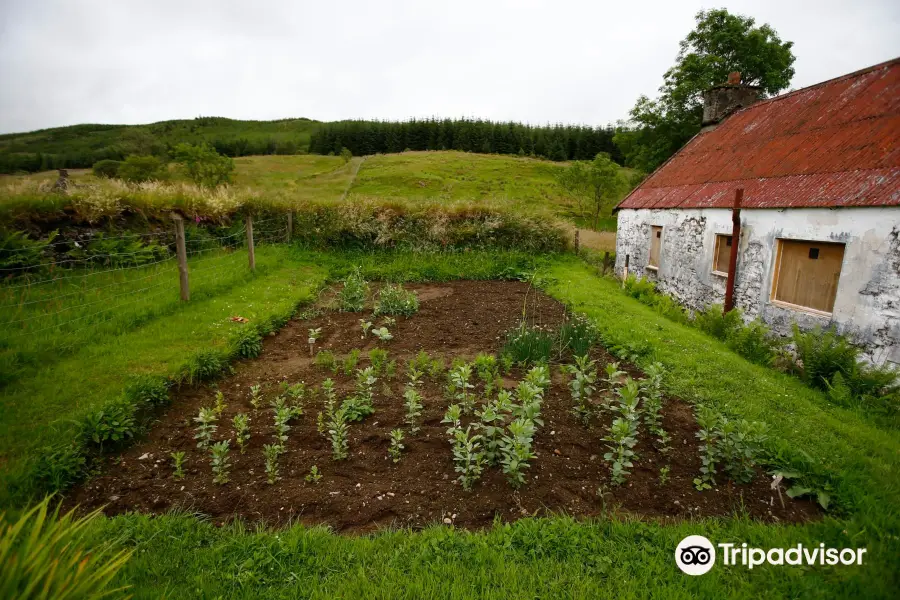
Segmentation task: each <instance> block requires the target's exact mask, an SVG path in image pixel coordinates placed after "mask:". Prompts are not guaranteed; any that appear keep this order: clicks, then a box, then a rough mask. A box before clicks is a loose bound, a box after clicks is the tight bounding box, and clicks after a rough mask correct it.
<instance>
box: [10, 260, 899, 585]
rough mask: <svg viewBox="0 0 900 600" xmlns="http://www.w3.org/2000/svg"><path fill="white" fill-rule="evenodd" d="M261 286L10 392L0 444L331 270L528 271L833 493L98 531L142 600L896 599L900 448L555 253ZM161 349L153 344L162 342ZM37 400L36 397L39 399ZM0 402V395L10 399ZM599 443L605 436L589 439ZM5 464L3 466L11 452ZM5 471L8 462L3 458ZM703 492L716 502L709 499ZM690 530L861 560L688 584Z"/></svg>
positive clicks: (285, 301) (45, 425)
mask: <svg viewBox="0 0 900 600" xmlns="http://www.w3.org/2000/svg"><path fill="white" fill-rule="evenodd" d="M260 255H261V259H259V260H261V261H262V262H263V263H264V266H263V268H262V269H260V272H258V273H257V274H256V275H255V276H248V275H246V274H245V275H244V276H243V277H238V280H237V281H235V282H233V284H231V285H226V286H224V287H223V289H222V290H220V291H219V292H217V293H215V294H211V295H210V297H208V298H205V299H198V301H197V302H196V303H194V302H193V301H192V303H191V304H189V305H187V306H184V307H176V309H175V310H174V311H172V312H170V313H168V314H166V315H165V317H164V318H163V317H160V318H154V319H151V320H150V321H148V322H147V323H144V324H141V325H136V326H134V327H131V328H127V329H125V330H123V331H122V332H121V333H120V334H119V335H113V336H105V337H101V338H98V339H97V340H96V341H94V342H89V343H87V345H86V347H85V349H84V350H83V351H82V352H79V353H77V354H75V355H72V356H70V357H68V358H66V359H64V360H62V361H60V362H59V363H58V364H56V365H54V366H52V367H51V368H50V369H48V370H47V372H46V373H40V374H36V375H35V376H34V377H33V378H31V380H30V381H28V382H24V381H23V382H22V383H20V384H16V390H18V391H17V393H16V396H15V399H16V401H15V402H12V403H9V404H4V407H8V406H11V407H13V409H14V412H10V411H9V410H4V411H3V414H2V415H0V419H2V423H3V427H4V430H3V433H4V435H3V438H4V440H6V439H7V438H8V437H10V436H11V438H12V439H13V440H14V442H15V443H14V444H9V445H6V441H4V444H5V448H6V449H9V448H10V446H12V445H15V446H21V448H20V449H17V450H16V453H17V454H16V456H18V455H19V453H21V452H23V451H24V452H27V451H29V450H30V449H33V448H34V443H32V442H31V440H32V439H37V440H46V439H48V438H50V437H53V436H60V435H64V434H65V430H64V428H63V429H60V425H61V424H64V423H65V422H66V418H67V416H69V415H71V414H74V413H75V412H77V410H80V409H82V408H84V407H85V406H87V405H89V404H93V403H99V402H101V401H102V400H103V398H105V397H112V396H114V395H115V394H117V393H118V391H119V390H120V389H121V386H123V385H124V384H125V382H126V380H127V377H128V375H129V374H132V373H148V372H153V373H163V374H165V373H173V372H176V371H177V370H178V369H179V368H180V366H181V365H182V364H183V363H184V362H185V361H186V360H188V358H189V356H190V355H191V354H192V353H194V352H197V351H198V350H201V349H203V348H205V347H208V346H210V345H213V346H215V345H216V344H221V343H223V341H224V340H225V339H226V338H227V335H226V332H225V331H224V330H225V329H227V328H228V327H230V326H232V324H231V323H229V322H228V316H230V315H232V314H235V313H237V314H241V315H243V316H248V317H250V318H251V319H254V320H258V319H261V318H264V317H265V316H266V315H269V314H276V313H279V312H281V311H283V310H285V309H286V308H290V307H292V306H293V305H295V304H296V303H302V302H304V301H306V300H308V299H310V298H311V297H313V293H314V291H315V290H316V289H317V288H318V287H319V286H320V285H321V284H322V282H323V281H325V280H326V279H328V278H334V277H338V276H341V275H343V274H345V273H347V272H348V271H349V269H350V268H351V267H352V266H353V265H358V266H360V267H361V268H362V270H363V272H364V274H365V275H366V277H368V278H370V279H392V280H419V281H420V280H442V279H452V278H459V277H474V278H497V277H500V276H527V274H528V273H530V272H533V271H534V270H535V269H536V270H537V275H536V281H537V282H538V284H539V285H540V286H542V287H543V288H544V289H545V291H547V292H548V293H550V294H551V295H553V296H554V297H556V298H558V299H560V300H562V301H564V302H566V303H568V304H569V305H570V306H571V307H573V308H574V309H575V310H577V311H579V312H582V313H584V314H586V315H587V316H588V317H589V318H591V319H592V320H593V321H594V322H595V323H597V325H598V326H599V328H600V330H601V332H602V333H603V336H604V342H605V343H606V344H614V345H622V346H626V347H632V348H634V349H635V350H634V351H635V353H636V360H637V363H638V364H639V365H641V366H643V367H646V366H647V365H648V364H649V363H651V362H655V361H659V362H661V363H663V364H664V366H665V367H666V369H667V371H666V372H667V376H666V380H665V384H666V387H667V389H668V391H669V392H670V393H673V394H676V395H679V396H681V397H682V398H684V399H686V400H688V401H689V402H693V403H698V402H703V403H707V404H710V405H712V406H715V407H717V408H720V409H723V410H727V411H728V413H729V414H732V415H735V416H741V417H745V418H748V419H761V420H764V421H766V422H767V423H769V425H770V427H771V434H770V436H769V440H768V442H767V443H766V446H767V453H768V454H769V456H770V460H773V461H775V462H777V463H778V464H781V465H783V466H790V467H792V468H793V469H794V470H796V471H798V472H800V473H802V474H803V475H804V476H805V477H807V478H808V481H810V482H814V483H815V484H816V485H828V486H829V489H830V491H831V494H832V496H833V499H834V504H835V507H836V508H835V509H833V511H832V516H826V517H825V518H824V519H823V520H822V521H820V522H814V523H810V524H806V525H802V526H786V525H785V526H782V525H777V524H774V525H773V524H761V523H757V522H753V521H750V520H749V519H747V518H746V517H744V516H742V515H741V514H736V515H735V516H734V517H733V518H728V519H701V520H695V521H686V522H682V523H680V524H675V525H663V524H659V523H655V522H653V521H638V520H633V519H629V518H628V517H626V516H622V515H615V514H610V515H609V517H608V518H602V519H596V520H593V521H590V522H575V521H573V520H570V519H568V518H566V517H564V516H559V517H555V518H547V519H525V520H522V521H519V522H516V523H514V524H498V525H497V526H495V527H494V528H493V529H492V530H490V531H486V532H482V533H470V532H465V531H456V530H452V529H449V528H445V527H439V526H435V527H434V528H431V529H429V530H426V531H424V532H409V531H385V532H382V533H379V534H375V535H371V536H364V537H344V536H339V535H335V534H332V533H330V532H328V531H327V530H324V529H319V528H313V529H310V528H305V527H302V526H294V527H291V528H288V529H282V530H265V529H259V530H258V529H253V528H248V527H246V526H242V525H240V524H234V525H229V526H225V527H217V526H216V525H214V524H213V523H209V522H206V521H204V520H202V519H197V518H196V517H194V516H193V515H169V516H165V517H162V518H148V517H144V516H140V515H131V516H123V517H117V518H114V519H108V520H104V521H101V522H99V523H98V524H97V525H96V526H95V529H94V531H93V535H95V536H96V537H97V539H115V540H117V543H120V544H122V545H124V546H125V547H129V548H133V549H134V550H135V553H134V555H133V557H132V559H131V560H130V561H129V563H128V564H127V566H126V567H125V569H124V571H122V572H121V573H120V575H119V577H118V582H119V583H121V584H128V585H131V586H133V587H132V589H131V591H132V592H133V593H134V594H135V597H137V598H157V597H160V596H163V597H229V598H257V597H267V598H289V597H308V598H333V597H343V598H357V597H389V598H425V597H441V598H470V597H484V598H510V597H512V598H518V597H548V598H551V597H552V598H595V597H606V596H612V595H616V596H619V597H625V598H644V597H666V598H690V597H698V596H701V597H711V596H715V597H745V598H757V597H767V598H806V597H817V598H843V597H860V598H863V597H864V598H888V597H892V596H893V594H894V593H895V591H896V589H897V585H898V584H900V581H898V573H900V571H898V558H897V557H898V556H900V541H898V540H900V537H898V536H900V517H898V515H900V477H898V473H897V459H898V456H900V443H898V441H897V440H896V439H895V438H894V437H893V436H891V435H890V433H888V432H885V431H883V430H880V429H878V428H876V427H873V426H871V425H870V424H868V423H866V422H864V421H863V420H862V419H861V418H860V417H859V416H858V415H855V414H853V413H851V412H848V411H845V410H842V409H840V408H836V407H835V406H833V405H832V404H830V403H829V402H828V401H827V400H826V399H825V398H824V397H823V396H822V394H820V393H819V392H816V391H813V390H811V389H809V388H807V387H805V386H804V385H803V384H802V383H800V382H799V381H798V380H796V379H793V378H791V377H788V376H786V375H783V374H780V373H777V372H775V371H773V370H771V369H766V368H762V367H759V366H756V365H753V364H751V363H749V362H747V361H746V360H744V359H743V358H741V357H739V356H738V355H736V354H734V353H732V352H731V351H729V350H728V349H727V348H726V347H725V346H724V345H722V344H720V343H719V342H717V341H715V340H713V339H711V338H709V337H707V336H705V335H703V334H702V333H700V332H698V331H697V330H695V329H692V328H689V327H686V326H682V325H679V324H676V323H674V322H670V321H668V320H666V319H664V318H662V317H660V316H659V315H657V314H656V313H655V312H653V311H652V310H651V309H649V308H647V307H646V306H644V305H642V304H640V303H638V302H637V301H636V300H633V299H631V298H628V297H627V296H626V295H625V294H623V293H622V291H621V289H620V287H619V285H618V284H617V283H616V282H614V281H611V280H609V279H604V278H600V277H598V276H596V275H595V274H594V271H593V269H592V268H590V267H589V266H587V265H585V264H584V263H582V262H581V261H579V260H577V259H575V258H572V257H568V258H563V257H544V258H535V257H529V256H527V255H523V254H518V253H487V252H485V253H482V252H469V253H452V254H409V253H356V254H347V253H343V254H332V253H310V252H306V251H300V250H297V249H293V250H291V249H285V248H268V249H266V248H264V249H262V251H261V252H260ZM160 342H162V343H160ZM36 398H39V399H41V400H40V402H34V400H35V399H36ZM4 402H7V400H6V399H4ZM598 443H599V442H598ZM7 460H9V455H7ZM6 466H7V467H8V466H9V465H8V464H7V465H6ZM707 493H715V492H712V491H710V492H707ZM688 534H702V535H706V536H707V537H709V538H710V539H711V540H713V542H714V543H719V542H736V543H738V544H740V543H741V542H747V543H748V544H750V545H751V546H758V547H762V548H771V547H791V546H796V545H797V544H798V543H803V544H805V545H807V546H817V545H818V544H819V543H825V544H826V545H827V546H834V547H865V548H867V550H868V553H867V559H866V562H865V563H864V565H863V566H862V567H856V566H849V567H848V566H837V567H826V566H816V567H806V568H801V567H772V566H767V567H761V568H757V569H754V570H753V571H749V570H747V569H745V568H739V567H725V566H719V565H717V566H716V567H715V568H714V569H713V570H712V571H711V572H710V573H709V574H707V575H705V576H703V577H688V576H685V575H683V574H682V573H681V572H680V571H678V570H677V569H676V567H675V565H674V561H673V550H674V548H675V546H676V544H677V543H678V542H679V541H680V540H681V539H682V538H683V537H685V536H686V535H688Z"/></svg>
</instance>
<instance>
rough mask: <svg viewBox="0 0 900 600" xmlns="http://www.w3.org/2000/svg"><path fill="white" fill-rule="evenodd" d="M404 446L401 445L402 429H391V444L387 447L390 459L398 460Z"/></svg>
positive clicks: (396, 461)
mask: <svg viewBox="0 0 900 600" xmlns="http://www.w3.org/2000/svg"><path fill="white" fill-rule="evenodd" d="M404 448H406V446H404V445H403V430H402V429H394V430H393V431H391V445H390V447H389V448H388V454H390V455H391V459H393V461H394V462H395V463H398V462H400V456H401V454H402V453H403V449H404Z"/></svg>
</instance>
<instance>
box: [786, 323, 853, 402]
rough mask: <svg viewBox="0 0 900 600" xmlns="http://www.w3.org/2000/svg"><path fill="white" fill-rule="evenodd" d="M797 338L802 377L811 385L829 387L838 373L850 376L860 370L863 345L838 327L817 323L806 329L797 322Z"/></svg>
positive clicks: (822, 388) (795, 335) (795, 336)
mask: <svg viewBox="0 0 900 600" xmlns="http://www.w3.org/2000/svg"><path fill="white" fill-rule="evenodd" d="M793 342H794V345H795V347H796V352H797V358H798V359H799V361H800V373H799V374H800V378H801V379H802V380H803V381H804V382H806V383H807V385H811V386H813V387H816V388H818V389H820V390H826V389H827V385H826V384H827V383H828V382H830V381H831V380H832V378H833V377H834V375H835V373H842V374H843V376H844V377H846V376H847V375H848V374H850V373H851V372H853V371H855V370H857V360H858V356H859V349H857V348H856V347H855V346H853V345H852V344H851V343H850V342H849V341H848V340H847V339H846V338H844V337H842V336H840V335H838V333H837V331H835V330H834V328H828V329H825V330H823V329H822V328H821V327H816V328H815V329H814V330H812V331H809V332H805V333H804V332H802V331H800V328H799V327H797V325H796V324H795V325H794V335H793ZM848 385H849V383H848Z"/></svg>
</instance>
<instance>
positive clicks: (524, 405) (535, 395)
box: [512, 381, 544, 427]
mask: <svg viewBox="0 0 900 600" xmlns="http://www.w3.org/2000/svg"><path fill="white" fill-rule="evenodd" d="M516 399H517V400H518V402H517V403H515V404H513V405H512V415H513V418H515V419H526V420H528V421H531V422H532V423H533V424H534V425H536V426H539V427H543V425H544V420H543V419H541V403H542V401H543V392H542V391H541V388H539V387H537V386H535V385H534V384H532V383H530V382H528V381H520V382H519V385H518V386H517V387H516Z"/></svg>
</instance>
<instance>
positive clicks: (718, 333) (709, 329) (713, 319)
mask: <svg viewBox="0 0 900 600" xmlns="http://www.w3.org/2000/svg"><path fill="white" fill-rule="evenodd" d="M723 311H724V307H723V306H722V305H721V304H710V305H709V306H707V307H706V308H705V309H703V310H702V311H698V312H697V313H696V314H695V315H694V326H695V327H697V329H699V330H700V331H703V332H704V333H707V334H709V335H711V336H713V337H714V338H717V339H720V340H722V341H725V340H726V339H727V338H728V336H729V335H731V333H733V332H734V331H735V330H736V329H738V328H740V327H742V326H743V323H744V321H743V319H742V317H741V311H740V309H734V310H731V311H729V312H728V313H724V312H723Z"/></svg>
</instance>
